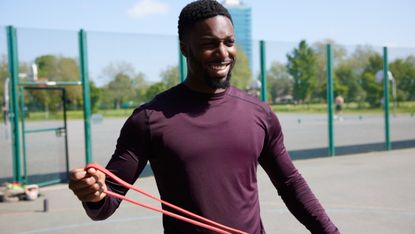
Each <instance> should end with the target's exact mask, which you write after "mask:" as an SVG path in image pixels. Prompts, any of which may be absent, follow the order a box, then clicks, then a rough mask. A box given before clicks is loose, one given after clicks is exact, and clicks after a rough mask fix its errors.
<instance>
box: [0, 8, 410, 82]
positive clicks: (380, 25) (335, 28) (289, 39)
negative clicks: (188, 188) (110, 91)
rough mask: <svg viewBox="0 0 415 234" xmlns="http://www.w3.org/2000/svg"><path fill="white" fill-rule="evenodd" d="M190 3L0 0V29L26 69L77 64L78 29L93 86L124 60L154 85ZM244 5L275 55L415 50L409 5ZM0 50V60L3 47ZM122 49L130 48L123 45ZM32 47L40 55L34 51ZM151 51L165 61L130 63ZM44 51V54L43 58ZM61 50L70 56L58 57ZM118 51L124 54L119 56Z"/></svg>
mask: <svg viewBox="0 0 415 234" xmlns="http://www.w3.org/2000/svg"><path fill="white" fill-rule="evenodd" d="M189 2H190V1H185V0H176V1H173V0H118V1H102V0H100V1H98V0H71V1H68V0H61V1H56V0H24V1H23V0H0V10H1V11H0V12H1V13H0V25H2V26H6V25H13V26H15V27H17V28H18V29H19V28H23V29H26V28H27V29H28V30H26V31H25V30H20V31H19V39H20V41H19V43H20V44H19V58H20V59H21V60H25V61H30V60H32V59H34V58H35V57H36V56H37V55H39V54H44V53H55V54H62V55H64V56H74V57H76V56H77V44H76V43H77V39H76V32H77V31H78V30H79V29H81V28H82V29H85V30H87V32H88V36H89V37H88V38H89V39H88V40H89V41H88V42H89V43H90V44H92V45H91V46H90V47H89V50H91V51H90V52H89V60H90V62H89V64H90V73H91V76H92V79H95V80H99V79H98V78H99V77H100V76H101V75H100V74H102V70H103V69H104V68H105V67H106V66H107V65H108V64H109V63H114V61H115V63H117V62H120V63H122V62H123V61H124V60H125V61H128V62H129V63H132V64H133V66H134V67H135V69H136V70H138V71H141V72H143V73H145V75H146V76H147V78H149V79H150V80H157V79H158V76H159V74H160V71H161V70H163V69H165V67H166V66H172V65H175V64H176V62H177V55H176V54H177V46H176V44H175V43H176V42H175V41H174V40H175V37H176V35H177V17H178V15H179V13H180V10H181V9H182V8H183V6H185V5H186V4H187V3H189ZM243 2H244V3H246V4H248V5H249V6H251V7H252V33H253V39H254V40H260V39H262V40H267V41H275V42H281V43H288V44H287V45H286V46H284V45H282V44H279V45H280V47H286V48H292V47H293V46H295V44H298V42H299V41H300V40H302V39H305V40H307V41H308V42H309V43H310V44H311V43H314V42H317V41H322V40H325V39H332V40H334V41H335V42H336V43H339V44H342V45H365V44H370V45H374V46H389V47H399V48H400V47H403V48H411V50H414V49H415V30H414V22H415V14H414V12H415V1H414V0H394V1H392V0H383V1H379V0H347V1H346V0H343V1H341V0H337V1H336V0H334V1H329V0H290V1H278V0H269V1H265V0H256V1H255V0H245V1H243ZM32 28H34V29H60V30H66V31H68V32H67V34H68V35H70V34H71V36H69V37H70V38H72V39H71V41H70V42H66V41H65V40H63V39H62V38H63V37H64V36H62V34H65V33H60V34H59V33H58V34H59V35H58V34H56V35H55V33H54V32H53V31H46V33H43V34H42V36H39V33H38V34H35V33H32V31H31V30H32ZM102 32H116V33H121V34H119V35H118V36H117V37H120V38H121V39H122V40H121V39H120V41H125V42H122V43H118V44H117V43H115V41H116V40H114V38H117V37H115V36H110V37H108V34H100V33H102ZM31 33H32V34H31ZM136 34H153V35H154V34H156V35H166V36H167V37H166V40H164V39H163V37H157V40H158V41H159V42H156V41H157V40H156V39H154V40H153V39H152V38H155V37H149V38H145V39H144V40H146V42H145V43H147V45H146V46H147V47H144V48H143V47H142V46H141V47H140V45H142V44H144V42H142V43H138V40H137V37H135V36H134V35H136ZM126 35H127V36H126ZM65 38H68V37H65ZM105 38H107V39H106V41H104V39H105ZM140 38H141V37H140ZM167 38H170V39H167ZM1 40H5V36H4V34H0V41H1ZM54 41H56V43H54ZM153 41H154V42H153ZM108 42H111V43H112V44H111V43H108ZM149 42H151V43H153V44H151V43H149ZM0 43H1V44H0V53H4V50H5V47H4V46H3V45H4V44H3V42H0ZM105 43H106V44H105ZM126 43H128V45H129V46H126V45H124V44H126ZM34 44H36V45H37V46H34ZM109 45H111V46H109ZM131 45H134V46H131ZM125 46H126V47H125ZM37 47H39V48H42V49H36V48H37ZM156 47H158V48H159V49H160V47H161V48H163V51H165V53H164V54H163V55H153V56H152V57H150V59H147V60H145V61H143V59H142V60H139V59H137V61H134V58H138V57H140V56H139V55H143V50H148V49H153V48H156ZM46 48H47V50H49V51H46ZM55 48H56V50H55ZM64 49H66V50H67V51H70V52H65V51H63V50H64ZM255 50H257V49H255V46H254V51H253V52H254V53H257V52H256V51H255ZM94 51H100V53H95V52H94ZM120 51H124V52H125V53H123V54H118V52H120ZM153 51H154V50H153ZM159 51H160V50H159ZM127 52H128V53H127ZM103 53H105V54H103ZM145 53H147V51H146V52H145ZM286 53H287V50H282V49H281V51H280V52H276V54H278V55H279V56H280V57H282V58H283V57H285V55H286ZM104 58H107V59H104ZM109 58H111V59H109ZM140 58H142V57H140ZM255 59H257V58H254V60H255ZM150 60H151V61H150ZM269 61H270V60H267V62H269ZM254 64H255V65H254V66H255V67H257V65H256V64H257V62H255V61H254ZM255 67H254V70H255V69H256V68H255ZM254 73H255V71H254ZM100 82H101V83H103V82H104V80H103V79H101V80H100ZM98 83H99V82H98Z"/></svg>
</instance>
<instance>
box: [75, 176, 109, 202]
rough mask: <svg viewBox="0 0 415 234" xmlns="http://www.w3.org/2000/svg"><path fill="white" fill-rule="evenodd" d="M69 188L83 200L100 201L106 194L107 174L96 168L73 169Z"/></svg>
mask: <svg viewBox="0 0 415 234" xmlns="http://www.w3.org/2000/svg"><path fill="white" fill-rule="evenodd" d="M69 189H71V190H72V191H73V193H74V194H75V195H76V196H77V197H78V199H79V200H81V201H83V202H97V201H100V200H102V199H103V198H104V197H105V196H106V194H105V193H104V192H105V191H106V189H107V187H106V185H105V174H104V173H102V172H101V171H98V170H95V169H94V168H89V169H88V171H85V169H84V168H76V169H74V170H71V172H70V181H69Z"/></svg>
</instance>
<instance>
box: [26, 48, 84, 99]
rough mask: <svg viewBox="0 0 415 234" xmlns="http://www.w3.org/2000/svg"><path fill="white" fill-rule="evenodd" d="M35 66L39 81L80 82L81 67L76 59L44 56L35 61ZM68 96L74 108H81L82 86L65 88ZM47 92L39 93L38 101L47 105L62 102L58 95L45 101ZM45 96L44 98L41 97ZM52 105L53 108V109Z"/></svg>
mask: <svg viewBox="0 0 415 234" xmlns="http://www.w3.org/2000/svg"><path fill="white" fill-rule="evenodd" d="M34 62H35V64H36V65H37V66H38V77H39V78H38V79H40V80H45V81H79V80H80V78H79V67H78V64H77V61H76V60H75V59H74V58H69V57H62V56H55V55H42V56H39V57H37V58H36V59H35V61H34ZM65 89H66V94H67V101H68V102H69V103H70V104H72V105H73V106H75V107H77V106H80V104H81V102H82V101H81V100H82V89H81V87H80V86H68V87H65ZM46 92H47V91H43V92H39V93H38V94H37V95H36V97H37V99H38V100H43V103H44V104H45V105H48V104H52V103H58V102H60V100H59V97H58V96H57V94H56V95H52V96H50V95H49V96H50V98H48V99H45V98H46V96H47V94H46ZM41 96H43V97H41ZM53 106H54V105H52V106H51V107H53Z"/></svg>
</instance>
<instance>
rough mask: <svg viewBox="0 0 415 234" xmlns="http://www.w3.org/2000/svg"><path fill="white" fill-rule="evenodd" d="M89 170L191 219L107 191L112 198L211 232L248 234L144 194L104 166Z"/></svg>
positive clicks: (90, 166)
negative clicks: (97, 172) (96, 171)
mask: <svg viewBox="0 0 415 234" xmlns="http://www.w3.org/2000/svg"><path fill="white" fill-rule="evenodd" d="M89 168H95V169H96V170H99V171H101V172H103V173H104V174H105V175H107V176H108V177H110V178H111V179H113V180H114V181H116V182H117V183H119V184H120V185H122V186H124V187H126V188H128V189H132V190H134V191H136V192H139V193H141V194H143V195H144V196H146V197H149V198H151V199H153V200H156V201H158V202H160V203H162V204H164V205H166V206H168V207H170V208H173V209H175V210H177V211H179V212H181V213H183V214H185V215H187V216H189V217H191V218H187V217H184V216H182V215H179V214H176V213H172V212H169V211H166V210H163V209H160V208H156V207H153V206H150V205H146V204H144V203H141V202H139V201H136V200H133V199H131V198H129V197H126V196H123V195H120V194H118V193H115V192H112V191H109V190H105V191H104V193H106V194H107V195H108V196H112V197H115V198H119V199H122V200H126V201H128V202H131V203H133V204H136V205H139V206H142V207H144V208H147V209H150V210H154V211H157V212H160V213H163V214H165V215H168V216H170V217H173V218H176V219H179V220H182V221H185V222H188V223H191V224H194V225H196V226H199V227H203V228H206V229H208V230H211V231H215V232H217V233H223V234H232V233H239V234H248V233H246V232H243V231H240V230H237V229H234V228H231V227H228V226H225V225H223V224H220V223H217V222H215V221H212V220H210V219H207V218H204V217H202V216H199V215H197V214H194V213H192V212H190V211H188V210H185V209H183V208H180V207H178V206H175V205H173V204H171V203H168V202H166V201H163V200H161V199H160V198H157V197H155V196H153V195H151V194H149V193H147V192H144V191H143V190H141V189H140V188H138V187H136V186H133V185H131V184H129V183H127V182H125V181H123V180H122V179H120V178H119V177H117V176H116V175H114V174H113V173H112V172H110V171H108V170H107V169H105V168H104V167H102V166H100V165H98V164H95V163H90V164H88V165H87V166H86V167H85V170H88V169H89Z"/></svg>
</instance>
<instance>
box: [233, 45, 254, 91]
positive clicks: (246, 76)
mask: <svg viewBox="0 0 415 234" xmlns="http://www.w3.org/2000/svg"><path fill="white" fill-rule="evenodd" d="M251 80H252V72H251V69H250V67H249V60H248V57H247V56H246V54H245V52H244V51H243V49H242V48H241V47H239V46H237V55H236V62H235V66H234V67H233V70H232V78H231V84H232V85H233V86H235V87H237V88H239V89H242V90H245V89H247V88H248V87H249V85H250V83H251Z"/></svg>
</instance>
